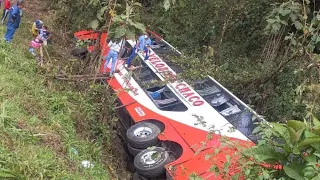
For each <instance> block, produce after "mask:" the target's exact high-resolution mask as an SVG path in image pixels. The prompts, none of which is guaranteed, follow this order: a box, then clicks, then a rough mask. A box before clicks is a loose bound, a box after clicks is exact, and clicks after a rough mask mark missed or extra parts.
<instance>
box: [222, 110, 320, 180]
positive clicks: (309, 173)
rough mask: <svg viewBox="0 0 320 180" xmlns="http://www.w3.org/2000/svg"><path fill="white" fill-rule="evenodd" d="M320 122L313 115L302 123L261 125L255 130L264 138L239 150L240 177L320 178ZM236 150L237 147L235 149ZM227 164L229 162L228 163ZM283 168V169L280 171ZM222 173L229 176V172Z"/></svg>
mask: <svg viewBox="0 0 320 180" xmlns="http://www.w3.org/2000/svg"><path fill="white" fill-rule="evenodd" d="M319 123H320V121H319V120H318V119H317V118H316V117H314V116H312V115H309V116H307V118H306V119H305V120H304V122H302V121H296V120H289V121H287V123H271V124H267V123H261V124H260V125H259V126H258V127H257V129H255V132H256V135H259V136H260V137H261V139H260V140H259V141H258V144H257V145H256V146H254V147H252V148H248V149H241V148H240V149H239V148H238V149H239V151H240V152H241V153H240V155H241V156H240V158H239V156H235V158H237V159H238V160H237V161H238V162H243V164H242V163H241V164H240V167H239V168H240V172H239V173H238V174H236V175H238V176H242V177H246V179H252V178H254V177H255V176H256V175H257V174H261V175H263V176H261V177H259V179H290V178H291V179H296V180H300V179H318V178H319V174H320V166H319V164H318V163H319V160H320V155H319V152H320V146H319V142H320V134H319V133H318V129H319V128H320V126H319V125H320V124H319ZM232 147H236V146H232ZM226 163H227V162H226ZM279 167H282V168H279ZM220 171H223V172H221V173H225V170H221V169H220Z"/></svg>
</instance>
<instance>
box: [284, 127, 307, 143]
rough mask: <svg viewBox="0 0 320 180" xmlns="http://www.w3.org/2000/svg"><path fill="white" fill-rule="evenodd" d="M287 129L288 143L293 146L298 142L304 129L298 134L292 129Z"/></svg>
mask: <svg viewBox="0 0 320 180" xmlns="http://www.w3.org/2000/svg"><path fill="white" fill-rule="evenodd" d="M287 129H288V131H289V135H290V141H291V143H292V144H295V143H296V142H298V141H299V139H300V137H301V134H302V132H303V131H304V129H300V130H299V131H298V132H296V131H295V130H294V129H293V128H292V127H287Z"/></svg>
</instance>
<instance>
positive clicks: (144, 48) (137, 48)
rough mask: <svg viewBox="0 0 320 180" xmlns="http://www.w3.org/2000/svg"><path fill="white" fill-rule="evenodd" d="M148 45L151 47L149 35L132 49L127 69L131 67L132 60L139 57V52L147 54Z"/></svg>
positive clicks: (145, 35) (143, 36) (140, 38)
mask: <svg viewBox="0 0 320 180" xmlns="http://www.w3.org/2000/svg"><path fill="white" fill-rule="evenodd" d="M147 45H151V39H150V37H149V34H144V35H142V36H140V37H139V39H138V40H137V42H136V45H135V46H134V47H133V49H132V53H131V54H130V56H129V58H128V60H127V62H126V64H125V67H130V66H131V61H132V59H133V58H134V57H135V56H136V55H137V53H138V52H139V51H145V52H147V51H148V50H147Z"/></svg>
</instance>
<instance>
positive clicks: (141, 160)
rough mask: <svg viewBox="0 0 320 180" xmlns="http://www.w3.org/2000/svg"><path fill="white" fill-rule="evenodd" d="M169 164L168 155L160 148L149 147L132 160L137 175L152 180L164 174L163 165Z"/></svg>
mask: <svg viewBox="0 0 320 180" xmlns="http://www.w3.org/2000/svg"><path fill="white" fill-rule="evenodd" d="M169 162H170V157H169V153H168V152H167V151H165V149H164V148H162V147H151V148H148V149H145V150H143V151H141V152H140V153H139V154H137V156H136V157H135V158H134V166H135V168H136V171H137V173H138V174H140V175H142V176H144V177H147V178H154V177H157V176H160V175H162V174H164V173H165V165H166V164H168V163H169Z"/></svg>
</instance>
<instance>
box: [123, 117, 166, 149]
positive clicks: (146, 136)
mask: <svg viewBox="0 0 320 180" xmlns="http://www.w3.org/2000/svg"><path fill="white" fill-rule="evenodd" d="M160 132H161V130H160V128H159V127H158V126H156V125H154V124H152V123H148V122H141V123H137V124H135V125H133V126H131V127H130V128H129V129H128V130H127V133H126V135H127V141H128V144H129V145H130V146H131V147H133V148H137V149H146V148H148V147H151V146H155V145H156V144H157V143H158V142H159V139H158V135H159V134H160Z"/></svg>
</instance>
